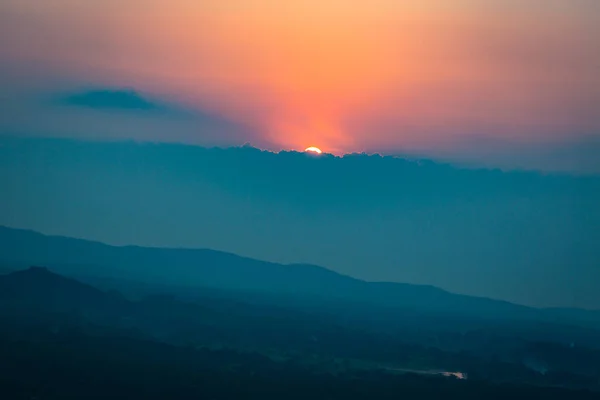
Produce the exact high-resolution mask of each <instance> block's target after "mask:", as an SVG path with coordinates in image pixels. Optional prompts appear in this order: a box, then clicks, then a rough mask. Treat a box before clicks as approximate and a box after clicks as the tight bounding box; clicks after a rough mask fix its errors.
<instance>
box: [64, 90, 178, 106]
mask: <svg viewBox="0 0 600 400" xmlns="http://www.w3.org/2000/svg"><path fill="white" fill-rule="evenodd" d="M59 101H60V103H61V104H65V105H69V106H76V107H88V108H93V109H99V110H142V111H161V110H164V109H166V107H165V106H164V105H162V104H158V103H155V102H153V101H151V100H148V99H146V98H144V97H143V96H142V95H140V94H139V93H136V92H135V91H134V90H132V89H94V90H87V91H83V92H78V93H71V94H67V95H64V96H61V98H60V100H59Z"/></svg>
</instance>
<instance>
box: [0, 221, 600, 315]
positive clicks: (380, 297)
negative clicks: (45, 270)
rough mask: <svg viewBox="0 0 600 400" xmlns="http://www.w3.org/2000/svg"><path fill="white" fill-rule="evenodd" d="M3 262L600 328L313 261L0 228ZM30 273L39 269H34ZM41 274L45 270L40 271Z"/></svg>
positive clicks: (580, 312) (583, 312) (91, 274)
mask: <svg viewBox="0 0 600 400" xmlns="http://www.w3.org/2000/svg"><path fill="white" fill-rule="evenodd" d="M0 248H2V253H1V254H0V262H1V263H3V264H4V265H7V266H16V267H19V266H21V267H24V266H27V265H44V266H47V267H49V268H51V269H52V270H53V271H56V272H58V273H61V274H65V275H68V276H74V277H78V278H80V277H97V278H114V279H124V280H129V281H134V282H144V283H147V284H160V285H172V286H176V287H182V288H189V289H193V288H214V289H227V290H237V291H246V292H254V293H262V294H265V293H266V294H273V295H285V296H294V297H302V298H310V299H313V300H315V301H317V303H318V302H321V301H337V302H345V303H353V304H356V305H357V307H368V306H378V307H383V308H386V309H396V310H403V311H404V312H418V313H430V314H436V315H444V316H445V317H450V316H451V317H461V316H462V317H469V318H480V319H488V320H497V319H511V320H515V319H516V320H529V321H531V320H538V321H546V322H569V323H577V324H580V323H581V324H586V325H588V324H589V325H594V326H598V325H597V324H598V322H599V321H600V316H599V315H598V314H599V313H598V312H594V311H586V310H567V309H535V308H530V307H525V306H520V305H516V304H512V303H509V302H505V301H499V300H492V299H487V298H480V297H472V296H466V295H459V294H453V293H449V292H447V291H444V290H442V289H439V288H436V287H433V286H422V285H411V284H404V283H391V282H366V281H362V280H359V279H355V278H352V277H348V276H344V275H341V274H338V273H336V272H333V271H331V270H328V269H326V268H323V267H319V266H314V265H300V264H292V265H282V264H277V263H271V262H265V261H259V260H254V259H249V258H245V257H240V256H236V255H234V254H230V253H224V252H219V251H214V250H207V249H168V248H144V247H137V246H125V247H117V246H110V245H106V244H102V243H98V242H92V241H87V240H81V239H73V238H67V237H57V236H46V235H42V234H40V233H36V232H33V231H27V230H20V229H12V228H7V227H0ZM30 273H33V272H31V271H30ZM36 273H41V272H40V271H37V272H36Z"/></svg>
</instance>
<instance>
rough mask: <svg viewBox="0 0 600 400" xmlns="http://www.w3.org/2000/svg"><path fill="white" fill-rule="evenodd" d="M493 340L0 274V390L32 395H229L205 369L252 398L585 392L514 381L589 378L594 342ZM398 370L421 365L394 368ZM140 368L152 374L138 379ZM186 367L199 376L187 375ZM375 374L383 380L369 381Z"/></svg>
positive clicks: (594, 384) (579, 383)
mask: <svg viewBox="0 0 600 400" xmlns="http://www.w3.org/2000/svg"><path fill="white" fill-rule="evenodd" d="M467 339H468V338H467ZM490 345H493V346H496V345H498V343H496V344H494V343H490ZM501 345H502V346H504V347H500V348H499V349H497V350H500V351H502V352H503V353H504V354H503V357H504V358H503V359H502V360H500V359H497V357H491V358H490V357H488V355H487V354H486V353H485V352H481V351H469V352H466V351H461V352H454V351H443V350H440V349H436V348H432V347H429V346H422V345H418V344H414V343H408V342H406V341H404V340H403V338H402V335H401V334H397V335H387V334H384V333H376V332H372V331H368V330H365V329H361V327H359V326H348V325H347V324H344V323H343V322H342V321H340V320H335V319H330V318H323V316H322V315H320V314H307V313H303V312H298V311H295V310H290V309H281V308H278V307H274V306H272V307H268V306H265V305H256V304H244V303H239V302H237V301H228V300H225V299H222V300H218V299H214V298H213V299H206V300H205V301H203V302H196V303H190V302H185V301H181V300H178V299H176V298H173V297H172V296H163V295H154V296H150V297H148V298H145V299H142V300H128V299H125V298H123V297H122V296H120V295H119V294H118V293H113V292H105V291H103V290H99V289H97V288H95V287H92V286H90V285H87V284H84V283H81V282H79V281H77V280H74V279H71V278H66V277H63V276H60V275H58V274H55V273H53V272H51V271H49V270H48V269H45V268H40V267H32V268H29V269H26V270H21V271H17V272H13V273H10V274H7V275H0V355H1V357H0V379H1V380H0V394H1V393H2V391H3V390H7V389H6V388H7V387H12V389H11V390H14V391H15V393H25V394H29V395H31V396H35V395H40V396H42V395H43V397H42V398H54V397H52V395H53V394H56V395H57V396H58V394H63V395H67V394H69V395H73V396H82V395H84V394H85V392H84V391H85V390H87V389H89V388H88V385H91V386H90V388H91V387H95V386H94V385H96V384H98V385H100V384H99V383H98V380H99V379H105V380H107V381H108V382H110V385H115V386H114V387H113V388H112V389H110V390H114V391H115V392H116V393H117V394H119V395H120V394H121V393H122V392H121V391H123V390H124V392H123V393H133V392H130V391H142V392H140V393H145V394H144V395H143V396H142V397H141V398H152V397H151V396H150V394H149V392H145V390H150V389H149V388H151V389H152V391H153V390H173V391H175V392H177V393H180V394H181V393H184V392H185V391H186V390H189V391H190V392H189V394H190V396H191V394H192V393H193V394H194V395H200V394H207V393H210V394H211V396H214V395H215V393H218V392H219V391H221V395H220V396H216V397H212V398H232V397H227V396H229V395H230V396H233V393H237V394H238V395H239V393H238V392H231V390H232V388H230V387H222V388H221V387H220V386H219V385H216V386H212V385H213V384H215V383H214V382H212V379H213V378H214V379H220V380H221V382H226V381H227V380H229V379H234V380H235V379H241V381H243V382H244V384H243V385H249V386H244V387H246V388H247V390H250V391H253V390H257V391H258V392H260V393H262V394H263V396H264V397H262V398H273V397H269V396H270V395H268V393H267V392H268V391H269V390H270V389H269V384H268V382H269V381H271V385H272V387H273V388H277V390H276V391H275V392H276V393H279V394H280V395H283V393H285V392H286V391H290V390H292V391H293V390H296V388H297V387H299V386H302V385H312V384H326V385H333V386H336V387H338V389H336V390H335V391H334V392H331V393H329V392H328V393H329V394H330V395H331V396H330V397H327V396H325V395H324V398H341V397H343V395H342V394H343V393H346V394H347V393H350V392H347V391H346V390H347V389H348V387H355V388H356V390H358V392H357V393H355V396H358V397H355V398H367V397H365V396H366V393H368V391H366V389H367V388H369V390H373V391H374V393H380V395H381V396H383V397H384V398H386V396H387V397H389V398H395V397H394V396H396V395H397V394H396V392H395V391H397V390H399V391H401V393H404V396H403V398H413V397H411V396H413V395H414V396H416V397H415V398H418V394H420V395H421V396H424V397H423V398H429V397H427V396H435V395H440V394H441V393H445V392H447V393H448V394H449V395H450V394H456V395H458V393H461V392H463V391H466V392H465V394H468V395H473V396H475V393H478V391H479V390H483V391H484V392H483V393H489V396H492V395H493V392H494V390H496V389H497V390H499V392H500V393H505V394H506V395H508V394H511V393H512V394H514V395H525V393H530V394H531V395H533V394H534V393H536V394H540V395H541V394H542V393H546V394H547V395H556V394H558V393H562V394H563V395H567V394H569V395H573V396H577V395H584V398H585V396H587V394H586V392H567V391H563V390H557V391H555V392H544V391H543V390H542V389H535V388H533V387H532V386H529V387H527V386H524V385H535V386H552V387H554V388H556V387H558V386H562V387H570V388H572V389H590V390H598V389H600V384H599V382H598V377H600V369H598V365H600V352H599V351H596V350H593V349H588V348H584V347H577V348H570V347H568V346H562V345H560V344H557V343H554V344H553V343H536V342H525V343H524V342H522V340H520V339H519V338H507V339H505V341H504V342H503V343H501ZM217 349H220V350H218V351H217ZM224 349H226V350H224ZM32 365H34V366H35V368H31V366H32ZM28 368H29V369H28ZM542 369H543V370H542ZM126 370H127V371H128V370H131V372H127V373H125V371H126ZM117 371H121V372H120V373H117ZM398 371H403V372H402V373H403V374H405V373H406V371H411V374H421V375H423V376H422V377H417V376H412V377H406V376H404V377H398V376H397V375H393V374H394V373H398ZM431 371H450V372H457V371H458V372H462V373H464V374H466V376H469V382H472V383H469V384H468V385H466V386H465V385H461V384H459V383H454V382H453V381H448V380H431V379H429V378H427V377H430V376H431V375H432V373H431ZM119 374H122V376H119ZM160 374H164V376H163V377H162V378H161V379H159V375H160ZM74 376H75V377H76V378H77V379H76V380H75V381H71V383H70V384H69V383H68V381H69V380H70V379H73V377H74ZM209 377H210V378H209ZM252 377H256V379H257V380H256V381H252ZM145 378H148V379H152V380H154V379H159V381H160V382H154V381H153V382H151V383H150V384H149V385H147V386H143V385H142V381H143V379H145ZM194 379H197V380H199V382H201V383H197V384H196V385H195V386H194V385H193V384H192V381H193V380H194ZM207 379H208V380H209V381H210V382H206V380H207ZM280 379H283V381H280ZM44 382H45V383H44ZM85 382H87V383H85ZM252 382H254V383H252ZM256 382H262V383H256ZM319 382H320V383H319ZM361 382H362V383H361ZM376 382H379V384H381V385H384V386H383V387H380V388H378V389H376V387H377V385H376ZM485 382H487V383H485ZM492 383H493V384H495V385H496V386H497V387H496V389H494V386H491V384H492ZM254 384H256V385H257V386H253V385H254ZM2 385H5V386H2ZM62 385H65V386H62ZM121 385H122V386H121ZM140 385H142V386H140ZM163 385H164V386H163ZM189 385H192V387H190V386H189ZM263 385H264V387H263ZM277 385H281V386H277ZM348 385H349V386H348ZM389 385H391V386H389ZM415 385H416V386H415ZM429 385H434V386H435V387H438V388H444V389H443V390H441V391H436V390H438V389H436V390H433V389H432V388H431V387H429ZM498 385H499V386H498ZM109 387H110V386H109ZM208 388H211V389H210V390H209V389H208ZM385 388H387V389H385ZM48 390H50V392H48ZM96 390H99V392H98V393H103V394H105V395H106V394H107V393H109V392H106V391H105V390H109V389H108V388H99V389H95V390H94V393H92V394H91V395H97V394H98V393H96ZM207 390H208V392H207ZM212 390H215V391H217V392H212ZM240 390H241V389H240ZM264 390H267V392H263V391H264ZM432 390H433V391H432ZM36 391H39V392H36ZM361 391H362V392H361ZM471 391H473V392H471ZM227 393H229V395H225V394H227ZM302 393H304V392H302ZM306 393H310V392H306ZM314 393H320V394H321V393H322V392H319V391H316V392H314ZM358 393H363V395H360V396H359V395H358ZM152 395H154V394H152ZM163 395H165V396H167V397H169V398H173V397H172V396H171V395H170V394H168V393H166V392H165V393H163ZM181 395H182V394H181ZM257 395H258V393H257ZM148 396H149V397H148ZM157 396H158V395H157ZM338 396H339V397H338ZM378 396H379V394H378ZM58 397H60V396H58ZM112 397H114V396H111V398H112ZM313 397H314V396H313ZM10 398H13V397H10ZM133 398H136V397H135V396H133ZM182 398H186V397H182ZM190 398H193V397H190ZM316 398H318V396H317V397H316ZM350 398H353V397H350ZM432 398H435V397H432ZM490 398H494V397H493V396H492V397H490ZM575 398H577V397H575Z"/></svg>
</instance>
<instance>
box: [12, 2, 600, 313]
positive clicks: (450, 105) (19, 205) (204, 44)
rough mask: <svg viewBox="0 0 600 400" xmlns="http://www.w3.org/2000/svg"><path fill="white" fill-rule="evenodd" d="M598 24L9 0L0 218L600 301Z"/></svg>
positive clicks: (470, 13) (397, 276)
mask: <svg viewBox="0 0 600 400" xmlns="http://www.w3.org/2000/svg"><path fill="white" fill-rule="evenodd" d="M599 38H600V2H599V1H597V0H569V1H566V0H420V1H397V0H394V1H392V0H368V1H367V0H354V1H342V0H328V1H324V0H286V1H275V0H204V1H196V0H169V1H167V0H129V1H126V2H123V1H117V0H104V1H97V0H43V1H42V0H2V1H0V193H3V195H2V196H0V225H7V226H11V227H15V228H28V229H33V230H37V231H41V232H43V233H49V234H60V235H66V236H72V237H79V238H86V239H92V240H99V241H103V242H107V243H111V244H138V245H147V246H172V247H202V248H212V249H217V250H224V251H229V252H234V253H236V254H240V255H244V256H249V257H254V258H259V259H263V260H269V261H277V262H285V263H295V262H308V263H313V264H318V265H322V266H325V267H328V268H331V269H333V270H335V271H338V272H341V273H344V274H348V275H351V276H355V277H358V278H362V279H367V280H385V281H400V282H409V283H422V284H432V285H436V286H439V287H442V288H444V289H448V290H451V291H454V292H458V293H466V294H473V295H479V296H487V297H494V298H500V299H506V300H510V301H515V302H518V303H523V304H529V305H541V306H555V305H556V306H577V307H592V308H599V309H600V287H598V282H600V275H598V274H599V273H600V271H599V270H598V265H600V264H599V263H600V253H599V251H600V250H598V246H597V243H599V242H600V237H599V236H598V235H599V234H600V231H599V230H598V226H600V214H599V208H598V206H597V204H600V183H599V180H600V112H598V110H600V73H599V71H600V43H599ZM309 146H316V147H319V148H321V149H322V150H323V151H324V154H322V155H321V156H318V157H316V156H314V155H313V156H310V155H306V154H303V153H302V150H304V149H305V148H307V147H309ZM294 151H300V152H294ZM383 156H386V157H383ZM392 156H393V157H392ZM6 194H8V195H6Z"/></svg>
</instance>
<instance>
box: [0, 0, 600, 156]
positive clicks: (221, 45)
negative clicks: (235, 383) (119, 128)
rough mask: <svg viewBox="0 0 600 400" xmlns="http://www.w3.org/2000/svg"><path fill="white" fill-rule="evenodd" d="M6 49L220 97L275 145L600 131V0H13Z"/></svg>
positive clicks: (107, 80)
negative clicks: (599, 0) (599, 110)
mask: <svg viewBox="0 0 600 400" xmlns="http://www.w3.org/2000/svg"><path fill="white" fill-rule="evenodd" d="M0 57H2V58H5V59H7V60H10V61H11V62H13V63H16V64H19V63H31V62H35V63H36V64H38V65H44V66H45V68H46V69H47V71H49V72H48V73H50V72H51V73H52V74H54V75H60V76H66V77H72V78H73V79H77V80H79V81H83V82H87V83H93V84H102V85H114V86H128V87H134V88H136V89H137V90H140V91H142V92H147V93H150V94H152V95H156V96H161V97H165V98H168V99H172V100H174V101H178V102H181V103H184V104H187V105H189V106H192V107H197V108H201V109H204V110H209V111H211V112H215V113H217V114H219V115H221V116H224V117H226V118H229V119H232V120H234V121H237V122H241V123H244V124H246V125H250V126H252V127H253V128H254V129H255V130H256V131H258V132H260V135H261V137H262V138H263V139H264V142H265V143H269V144H271V145H272V147H273V148H286V149H287V148H294V149H301V148H305V147H307V146H309V145H315V146H319V147H321V148H323V149H324V150H326V151H332V152H348V151H362V150H368V149H382V148H390V149H391V148H394V149H396V148H404V147H411V146H412V147H415V146H416V147H419V146H421V147H423V146H425V147H427V146H435V145H437V144H440V143H445V142H448V141H452V140H454V139H456V138H458V137H460V136H461V135H488V136H492V137H501V138H508V139H519V140H527V141H536V140H538V141H539V140H555V139H565V138H567V137H569V136H573V135H590V134H598V133H599V132H600V113H599V112H598V109H600V2H598V1H597V0H569V1H564V0H519V1H517V0H421V1H419V2H416V1H414V2H412V1H411V2H405V1H397V0H396V1H393V0H368V1H364V0H356V1H352V2H348V1H342V0H332V1H324V0H320V1H316V0H287V1H285V2H284V1H275V0H206V1H201V2H200V1H194V0H170V1H167V0H131V1H127V2H122V1H117V0H107V1H102V2H100V1H82V0H45V1H42V0H4V1H3V2H2V3H1V4H0Z"/></svg>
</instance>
